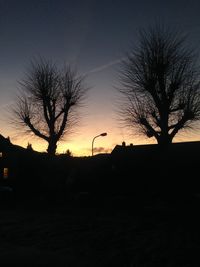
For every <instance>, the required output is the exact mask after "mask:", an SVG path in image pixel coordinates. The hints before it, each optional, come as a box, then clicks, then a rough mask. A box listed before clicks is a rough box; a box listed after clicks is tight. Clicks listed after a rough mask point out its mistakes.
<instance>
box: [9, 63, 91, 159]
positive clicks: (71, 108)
mask: <svg viewBox="0 0 200 267" xmlns="http://www.w3.org/2000/svg"><path fill="white" fill-rule="evenodd" d="M19 84H20V89H21V90H20V91H19V94H18V98H17V101H16V105H15V106H14V108H13V114H14V118H15V122H16V123H18V124H20V125H21V126H23V128H25V129H26V130H27V131H28V132H31V133H34V134H35V135H36V136H37V137H39V138H42V139H44V140H45V141H47V142H48V148H47V152H48V153H49V154H50V155H54V154H55V153H56V148H57V142H58V141H59V140H60V139H61V138H62V137H63V136H64V135H65V134H66V133H67V131H68V130H69V128H70V127H72V126H74V124H75V123H77V120H78V117H77V116H76V110H77V108H78V107H80V106H81V105H82V103H83V100H84V99H85V96H86V91H87V90H86V87H85V85H84V78H83V77H81V76H78V75H77V73H76V72H75V71H73V70H72V69H71V67H70V66H68V67H66V68H64V69H63V70H62V71H59V70H58V69H57V67H56V66H55V65H54V64H52V63H51V62H50V61H47V60H44V59H40V60H38V61H35V62H32V63H31V68H30V69H29V70H28V72H27V73H26V76H25V78H24V79H23V80H21V81H20V83H19Z"/></svg>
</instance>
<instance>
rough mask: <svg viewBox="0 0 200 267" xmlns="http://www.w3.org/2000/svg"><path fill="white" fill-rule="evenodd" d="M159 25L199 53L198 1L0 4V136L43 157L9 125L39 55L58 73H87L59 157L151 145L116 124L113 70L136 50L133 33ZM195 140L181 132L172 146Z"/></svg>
mask: <svg viewBox="0 0 200 267" xmlns="http://www.w3.org/2000/svg"><path fill="white" fill-rule="evenodd" d="M156 21H159V22H162V23H165V24H166V25H169V26H171V27H174V28H176V29H180V30H181V31H183V32H185V33H186V34H188V45H189V46H190V45H191V46H192V47H194V48H195V49H197V50H198V51H199V52H200V1H199V0H190V1H188V0H168V1H162V0H160V1H159V0H157V1H156V0H151V1H150V0H140V1H134V0H130V1H129V0H123V1H122V0H119V1H118V0H113V1H111V0H99V1H98V0H73V1H71V0H70V1H68V0H65V1H64V0H46V1H45V0H32V1H30V0H17V1H15V0H4V1H3V0H0V48H1V49H0V133H1V134H2V135H4V136H5V137H7V136H9V137H10V139H11V142H12V143H14V144H18V145H21V146H24V147H26V146H27V143H28V142H29V143H31V144H32V146H33V148H34V149H35V150H38V151H45V150H46V148H47V143H45V142H42V141H40V140H39V139H37V138H33V137H30V136H25V135H22V134H21V133H20V132H16V130H15V129H14V128H13V125H12V124H10V123H9V120H8V118H9V110H10V108H11V106H12V105H13V103H14V101H15V95H16V92H17V88H18V87H19V86H18V81H19V80H20V79H22V78H23V75H24V73H25V72H26V69H27V68H28V67H29V63H30V61H31V60H32V59H34V58H36V57H38V56H41V57H45V58H47V59H50V60H52V61H53V62H55V63H56V64H58V66H62V65H63V64H64V63H69V64H72V65H73V66H75V67H76V68H77V70H78V72H79V73H80V74H87V80H86V82H87V84H88V86H89V87H91V89H90V91H89V92H88V98H87V100H86V105H85V107H84V108H83V109H82V111H81V113H82V119H81V120H80V126H79V127H78V128H77V129H76V131H75V133H74V134H72V135H70V136H66V138H65V140H63V141H62V142H60V143H59V144H58V152H60V153H62V152H65V151H66V150H67V149H70V150H71V151H72V153H73V154H74V155H90V154H91V145H92V139H93V137H94V136H96V135H98V134H100V133H102V132H107V133H108V135H107V136H105V137H99V138H98V139H96V140H95V150H96V151H95V153H98V152H110V150H112V149H113V148H114V146H115V145H116V144H120V143H121V142H122V141H126V143H127V144H129V143H133V144H144V143H149V142H155V141H154V140H153V139H152V140H151V139H144V138H141V137H140V138H139V137H137V136H136V135H134V133H132V135H130V133H128V132H127V130H126V129H124V128H122V127H121V125H120V124H119V120H118V117H117V112H116V110H117V102H118V95H117V93H116V90H115V86H116V85H117V83H118V80H117V70H118V67H119V62H120V60H121V59H122V58H123V57H124V54H125V53H126V51H128V50H129V48H130V44H131V43H132V44H137V40H138V39H137V38H138V30H139V29H141V28H144V27H148V26H150V25H153V24H154V23H155V22H156ZM187 140H200V131H199V132H198V131H196V132H193V133H192V134H191V133H189V132H188V133H181V134H180V135H178V136H177V138H176V141H187Z"/></svg>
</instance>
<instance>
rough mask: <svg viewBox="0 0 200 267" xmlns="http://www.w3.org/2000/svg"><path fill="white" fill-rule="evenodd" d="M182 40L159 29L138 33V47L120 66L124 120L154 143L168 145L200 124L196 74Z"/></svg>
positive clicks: (167, 30) (199, 86)
mask: <svg viewBox="0 0 200 267" xmlns="http://www.w3.org/2000/svg"><path fill="white" fill-rule="evenodd" d="M180 36H181V35H180V34H178V33H177V32H174V31H173V30H170V29H166V28H165V27H160V26H156V27H154V28H151V29H150V30H149V31H141V32H140V40H139V41H140V42H139V45H138V46H137V47H135V48H133V49H132V50H130V52H129V53H128V54H127V57H126V58H125V59H124V60H123V61H122V64H121V69H120V88H119V91H120V93H122V98H121V99H122V101H123V106H122V109H121V111H120V115H121V116H122V120H123V122H124V123H125V124H126V125H127V126H129V127H132V129H134V127H135V128H136V129H137V130H138V133H140V134H143V135H146V136H147V137H154V138H155V139H156V140H157V143H158V144H168V143H171V142H172V140H173V138H174V136H175V135H176V134H177V133H178V132H179V131H180V130H183V129H185V128H193V127H194V123H195V122H197V121H199V120H200V79H199V78H200V75H199V71H198V69H197V64H196V60H195V55H194V53H193V52H192V51H190V49H188V48H187V47H186V45H185V38H182V37H180Z"/></svg>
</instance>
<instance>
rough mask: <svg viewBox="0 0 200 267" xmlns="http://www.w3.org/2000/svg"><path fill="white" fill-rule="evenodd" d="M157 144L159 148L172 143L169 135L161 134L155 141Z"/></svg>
mask: <svg viewBox="0 0 200 267" xmlns="http://www.w3.org/2000/svg"><path fill="white" fill-rule="evenodd" d="M157 141H158V144H159V145H161V146H167V145H169V144H171V143H172V138H171V136H170V135H169V134H163V133H161V135H160V137H159V139H157Z"/></svg>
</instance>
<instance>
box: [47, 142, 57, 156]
mask: <svg viewBox="0 0 200 267" xmlns="http://www.w3.org/2000/svg"><path fill="white" fill-rule="evenodd" d="M56 143H57V141H56V140H54V139H53V140H49V145H48V148H47V153H48V154H49V155H52V156H54V155H55V154H56V148H57V145H56Z"/></svg>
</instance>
